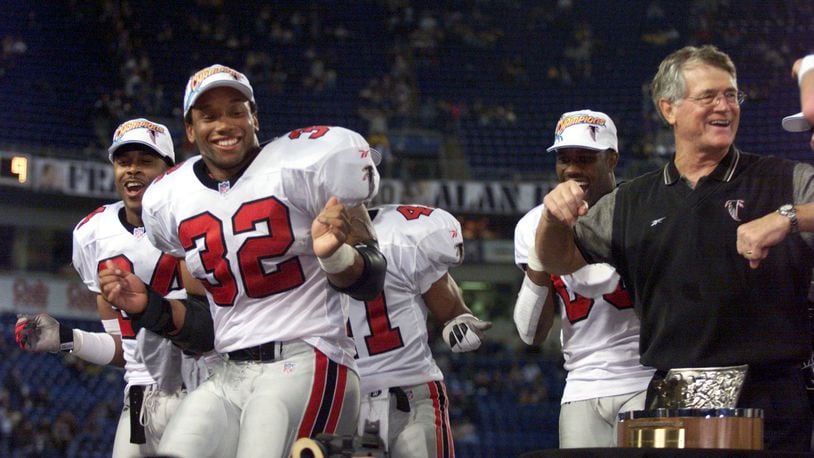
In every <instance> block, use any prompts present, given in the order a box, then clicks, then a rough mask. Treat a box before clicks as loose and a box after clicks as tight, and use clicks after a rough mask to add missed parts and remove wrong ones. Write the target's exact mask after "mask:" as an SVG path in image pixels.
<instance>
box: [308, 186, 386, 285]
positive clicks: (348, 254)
mask: <svg viewBox="0 0 814 458" xmlns="http://www.w3.org/2000/svg"><path fill="white" fill-rule="evenodd" d="M311 236H312V239H313V249H314V254H316V256H317V258H318V259H319V264H320V266H321V267H322V270H324V271H325V272H326V273H327V274H328V281H329V282H330V283H331V285H332V286H333V287H334V288H336V289H337V290H338V291H340V292H343V293H345V294H348V295H349V296H351V297H353V298H354V299H358V300H362V301H365V300H371V299H373V298H374V297H376V295H377V294H379V293H380V292H381V290H382V288H383V287H384V277H385V274H386V272H387V261H386V260H385V259H384V256H383V255H382V253H381V252H380V251H379V247H378V244H377V242H376V236H375V231H374V230H373V224H372V223H371V222H370V216H369V215H368V213H367V208H366V207H365V206H364V205H357V206H355V207H352V208H347V207H345V206H344V205H343V204H342V203H340V202H339V200H338V199H337V198H336V197H331V198H330V199H329V200H328V202H327V203H326V204H325V207H324V208H323V209H322V211H321V212H320V214H319V215H318V216H317V218H316V219H314V222H313V223H312V225H311Z"/></svg>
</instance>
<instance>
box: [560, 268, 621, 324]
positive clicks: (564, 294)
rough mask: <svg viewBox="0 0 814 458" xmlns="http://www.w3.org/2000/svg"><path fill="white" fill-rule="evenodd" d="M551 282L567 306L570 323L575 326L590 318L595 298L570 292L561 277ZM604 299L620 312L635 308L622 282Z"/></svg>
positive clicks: (566, 312) (603, 296)
mask: <svg viewBox="0 0 814 458" xmlns="http://www.w3.org/2000/svg"><path fill="white" fill-rule="evenodd" d="M551 280H552V281H553V283H554V290H555V291H557V295H559V296H560V299H561V300H562V303H563V305H564V306H565V315H566V316H567V317H568V321H569V322H570V323H571V324H573V323H576V322H578V321H582V320H584V319H586V318H588V315H589V314H590V313H591V309H592V308H593V306H594V300H593V298H590V297H585V296H581V295H579V294H576V293H573V292H570V291H569V290H568V289H567V288H566V287H565V283H564V282H563V281H562V278H561V277H559V276H556V275H552V276H551ZM602 298H603V299H605V300H606V301H607V302H608V303H609V304H611V305H613V306H614V307H616V308H617V309H620V310H621V309H626V308H631V307H633V301H632V300H631V299H630V294H628V292H627V290H626V289H624V287H623V286H622V282H621V281H620V282H619V284H617V285H616V289H615V290H614V291H613V292H612V293H608V294H603V295H602Z"/></svg>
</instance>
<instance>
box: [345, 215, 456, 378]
mask: <svg viewBox="0 0 814 458" xmlns="http://www.w3.org/2000/svg"><path fill="white" fill-rule="evenodd" d="M375 211H376V213H375V215H373V216H374V218H373V227H374V228H375V229H376V236H377V237H378V239H379V248H380V249H381V251H382V253H383V254H384V256H385V258H386V259H387V276H386V278H385V282H384V291H383V292H382V293H381V294H380V295H379V296H378V297H377V298H376V299H374V300H372V301H367V302H361V301H356V300H354V299H351V298H348V299H347V300H348V302H349V306H348V312H349V315H350V327H351V329H350V331H351V333H352V334H353V338H354V341H355V343H356V351H357V354H358V359H357V361H356V364H357V366H358V367H359V376H360V378H361V391H362V393H370V392H373V391H376V390H380V389H387V388H390V387H396V386H405V385H416V384H419V383H425V382H429V381H434V380H443V378H444V376H443V374H442V373H441V370H440V369H439V368H438V366H437V365H436V364H435V360H434V359H433V357H432V353H431V352H430V347H429V345H428V343H427V306H426V305H425V303H424V299H423V298H422V296H421V295H422V294H423V293H425V292H427V290H428V289H429V288H430V286H432V284H433V283H435V282H436V281H437V280H438V279H439V278H441V277H442V276H443V275H444V274H445V273H447V270H448V269H449V267H450V266H455V265H458V264H460V263H461V261H462V257H463V236H462V234H461V225H460V223H459V222H458V220H457V219H455V217H454V216H452V215H450V214H449V213H447V212H446V211H444V210H441V209H440V208H430V207H425V206H421V205H385V206H382V207H377V208H376V209H375Z"/></svg>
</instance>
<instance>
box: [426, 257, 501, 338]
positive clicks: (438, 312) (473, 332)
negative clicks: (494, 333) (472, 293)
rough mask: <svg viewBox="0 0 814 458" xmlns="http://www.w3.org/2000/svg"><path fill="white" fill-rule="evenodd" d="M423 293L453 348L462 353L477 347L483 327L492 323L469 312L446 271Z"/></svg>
mask: <svg viewBox="0 0 814 458" xmlns="http://www.w3.org/2000/svg"><path fill="white" fill-rule="evenodd" d="M422 297H423V298H424V303H425V304H427V308H428V309H429V310H430V313H432V315H433V317H435V319H436V320H437V321H439V322H441V323H444V329H443V331H441V336H442V337H443V338H444V342H446V343H447V345H449V347H450V348H451V349H452V351H453V352H455V353H462V352H466V351H473V350H477V349H478V348H480V346H481V343H482V342H483V339H484V338H485V335H484V331H486V330H487V329H489V328H491V327H492V323H491V322H488V321H481V320H480V319H478V318H477V317H476V316H474V315H473V314H472V311H471V310H469V307H467V306H466V303H464V298H463V295H461V289H460V288H459V287H458V284H457V283H455V279H453V278H452V276H451V275H450V274H449V272H447V273H445V274H444V275H443V276H441V278H439V279H438V280H436V281H435V283H433V284H432V286H430V288H429V289H428V290H427V291H426V292H425V293H424V294H422Z"/></svg>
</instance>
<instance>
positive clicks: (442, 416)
mask: <svg viewBox="0 0 814 458" xmlns="http://www.w3.org/2000/svg"><path fill="white" fill-rule="evenodd" d="M427 386H429V388H430V398H432V405H433V408H434V410H435V448H436V450H435V453H436V456H440V457H453V456H455V446H454V443H453V442H452V433H451V432H452V429H451V428H450V426H449V398H447V390H446V386H445V385H444V382H429V383H427Z"/></svg>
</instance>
